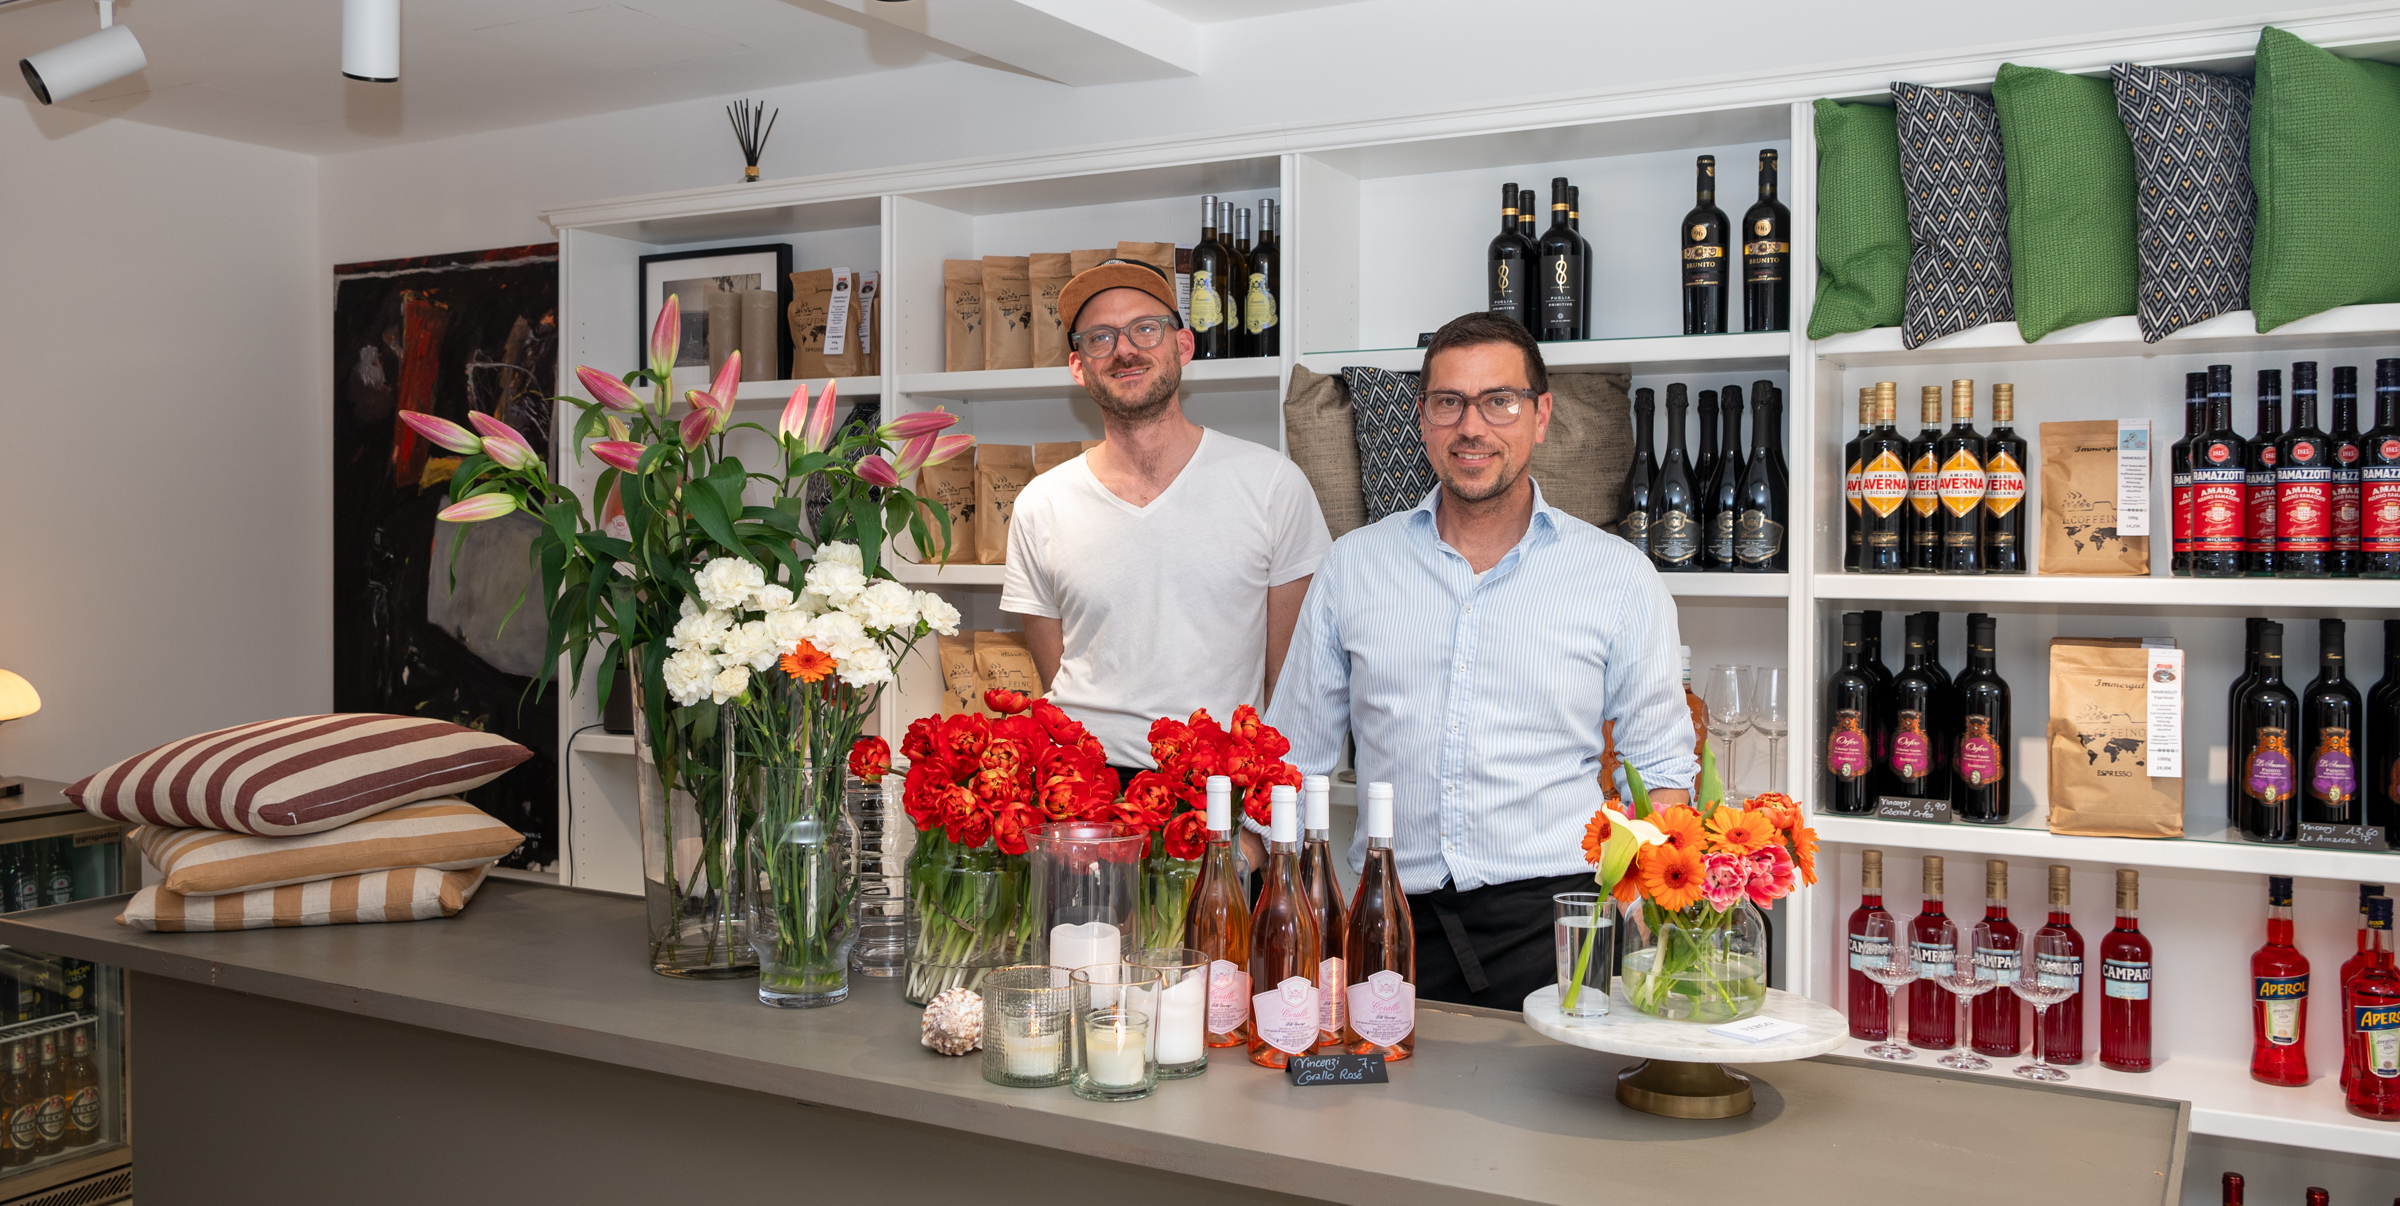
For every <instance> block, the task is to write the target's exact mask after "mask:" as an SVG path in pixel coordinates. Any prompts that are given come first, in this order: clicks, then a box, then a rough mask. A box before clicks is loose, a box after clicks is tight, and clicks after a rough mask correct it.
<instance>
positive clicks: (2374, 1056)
mask: <svg viewBox="0 0 2400 1206" xmlns="http://www.w3.org/2000/svg"><path fill="white" fill-rule="evenodd" d="M2350 1028H2351V1029H2352V1030H2356V1031H2357V1032H2358V1034H2359V1037H2360V1038H2363V1039H2365V1040H2366V1041H2367V1071H2369V1072H2372V1073H2374V1074H2375V1075H2377V1076H2380V1077H2382V1078H2384V1079H2385V1080H2390V1079H2391V1078H2393V1077H2395V1076H2400V1006H2392V1005H2353V1006H2351V1007H2350Z"/></svg>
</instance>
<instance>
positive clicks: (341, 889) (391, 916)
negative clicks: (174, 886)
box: [117, 863, 491, 931]
mask: <svg viewBox="0 0 2400 1206" xmlns="http://www.w3.org/2000/svg"><path fill="white" fill-rule="evenodd" d="M490 872H491V865H490V864H488V863H487V864H485V865H483V866H480V867H469V868H467V869H466V870H464V871H436V870H434V869H433V868H431V867H403V868H401V869H400V870H397V871H378V872H375V873H374V874H372V875H345V876H342V877H341V878H340V879H320V880H318V881H316V882H315V883H306V884H286V885H284V886H283V887H280V888H260V889H259V890H257V891H255V892H230V893H227V894H226V895H223V896H184V895H180V894H178V893H174V892H169V891H167V890H166V889H164V888H160V887H158V886H156V885H152V886H150V887H147V888H144V889H142V890H141V891H139V892H136V893H134V894H133V899H131V900H129V901H126V902H125V911H124V912H122V913H119V914H117V924H118V925H121V926H128V927H131V928H133V929H137V930H160V931H177V930H184V931H197V930H263V929H268V928H271V927H275V926H292V925H350V924H353V923H366V922H376V921H424V920H427V919H429V918H434V917H448V916H450V915H452V914H454V913H456V912H458V911H459V910H460V909H463V908H465V907H467V902H468V901H469V900H472V899H474V898H475V889H477V888H480V887H482V886H483V880H484V877H485V876H486V875H488V874H490Z"/></svg>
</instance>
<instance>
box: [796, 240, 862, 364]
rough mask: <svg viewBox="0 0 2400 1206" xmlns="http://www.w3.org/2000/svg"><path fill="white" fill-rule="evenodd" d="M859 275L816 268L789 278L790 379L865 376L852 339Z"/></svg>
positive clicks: (833, 269) (855, 342)
mask: <svg viewBox="0 0 2400 1206" xmlns="http://www.w3.org/2000/svg"><path fill="white" fill-rule="evenodd" d="M857 297H858V274H857V273H854V272H852V271H850V270H849V269H847V268H819V269H816V270H814V271H811V272H795V273H793V274H792V305H791V310H790V313H791V316H792V378H793V379H794V380H797V381H807V380H814V379H816V378H819V377H855V376H857V375H859V374H860V373H862V372H864V371H865V370H864V368H863V367H862V361H861V359H860V357H859V355H858V340H857V339H856V338H855V335H856V332H855V330H854V328H855V326H856V322H855V318H856V316H857V312H858V307H857V304H856V300H857Z"/></svg>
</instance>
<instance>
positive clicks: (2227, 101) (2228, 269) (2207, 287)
mask: <svg viewBox="0 0 2400 1206" xmlns="http://www.w3.org/2000/svg"><path fill="white" fill-rule="evenodd" d="M2109 75H2110V76H2111V77H2113V78H2114V79H2115V81H2116V86H2117V116H2118V117H2119V118H2122V119H2123V120H2124V122H2125V134H2126V136H2127V137H2128V138H2130V139H2132V140H2133V170H2134V177H2135V180H2136V181H2137V182H2138V183H2139V185H2140V189H2141V192H2140V195H2139V197H2138V198H2137V202H2136V206H2137V208H2136V213H2137V221H2138V223H2139V228H2140V236H2139V238H2140V244H2139V246H2140V259H2141V273H2142V299H2141V305H2140V307H2139V309H2138V311H2137V313H2138V316H2139V317H2140V319H2141V324H2142V340H2143V341H2144V342H2146V343H2157V342H2158V341H2159V340H2161V339H2164V338H2166V337H2167V336H2168V335H2170V334H2173V333H2174V332H2175V331H2177V330H2180V329H2182V328H2184V327H2188V326H2190V325H2192V324H2193V323H2196V322H2199V321H2201V320H2202V319H2207V318H2214V317H2216V316H2217V315H2219V314H2228V313H2231V312H2233V311H2235V310H2246V309H2248V308H2249V307H2250V233H2251V227H2252V226H2253V224H2255V223H2256V221H2257V219H2258V195H2257V193H2256V192H2254V191H2253V190H2252V189H2251V186H2250V81H2248V80H2246V79H2242V78H2239V77H2237V76H2230V75H2214V74H2211V73H2209V72H2206V71H2170V70H2167V69H2165V68H2161V67H2143V66H2140V65H2139V64H2135V63H2119V64H2117V65H2116V66H2114V67H2111V68H2109Z"/></svg>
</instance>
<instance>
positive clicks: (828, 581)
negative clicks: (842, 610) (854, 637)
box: [806, 561, 867, 607]
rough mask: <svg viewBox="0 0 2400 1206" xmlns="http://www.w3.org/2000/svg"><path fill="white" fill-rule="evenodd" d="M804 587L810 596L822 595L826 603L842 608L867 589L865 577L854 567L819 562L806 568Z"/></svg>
mask: <svg viewBox="0 0 2400 1206" xmlns="http://www.w3.org/2000/svg"><path fill="white" fill-rule="evenodd" d="M806 585H807V587H808V592H809V593H810V594H813V595H822V596H824V598H825V601H826V602H828V603H830V604H832V605H833V606H835V607H843V606H847V605H848V604H849V602H850V600H852V599H855V598H857V597H858V592H860V591H862V590H865V589H867V576H866V575H865V574H863V573H861V572H859V568H858V567H857V566H855V565H843V564H842V563H841V562H839V561H819V562H816V563H815V564H813V565H811V566H809V567H808V581H807V583H806Z"/></svg>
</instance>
